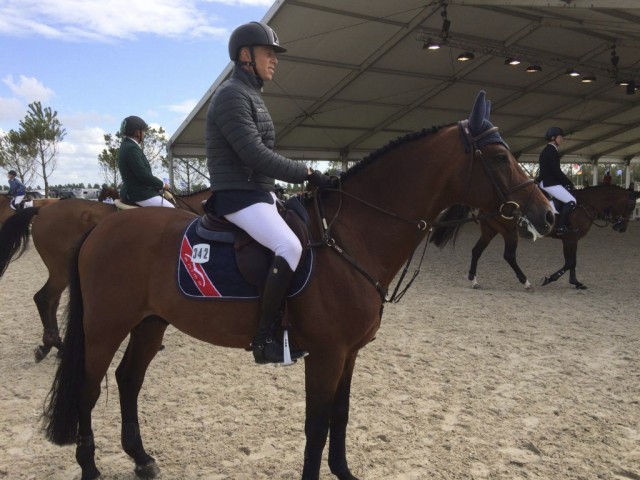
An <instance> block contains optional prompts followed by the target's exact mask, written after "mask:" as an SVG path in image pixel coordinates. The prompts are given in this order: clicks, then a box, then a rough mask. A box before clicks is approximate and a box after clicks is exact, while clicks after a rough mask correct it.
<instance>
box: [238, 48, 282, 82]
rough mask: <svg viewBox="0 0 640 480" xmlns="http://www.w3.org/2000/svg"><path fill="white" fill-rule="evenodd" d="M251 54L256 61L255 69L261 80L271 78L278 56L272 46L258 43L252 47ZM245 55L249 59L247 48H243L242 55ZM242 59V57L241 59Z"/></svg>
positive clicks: (266, 80)
mask: <svg viewBox="0 0 640 480" xmlns="http://www.w3.org/2000/svg"><path fill="white" fill-rule="evenodd" d="M253 54H254V57H255V62H256V70H257V71H258V75H259V76H260V78H261V79H262V81H263V82H268V81H269V80H273V74H274V73H275V71H276V65H277V64H278V57H277V56H276V52H275V51H274V50H273V48H272V47H267V46H264V45H259V46H256V47H253ZM244 55H246V57H247V60H246V61H250V60H251V55H250V53H249V49H246V51H245V50H244V49H243V56H244ZM243 60H244V59H243Z"/></svg>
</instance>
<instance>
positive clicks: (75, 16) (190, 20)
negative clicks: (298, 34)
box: [0, 0, 271, 42]
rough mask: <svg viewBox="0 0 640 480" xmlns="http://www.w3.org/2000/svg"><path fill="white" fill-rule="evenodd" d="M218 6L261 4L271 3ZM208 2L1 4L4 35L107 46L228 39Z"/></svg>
mask: <svg viewBox="0 0 640 480" xmlns="http://www.w3.org/2000/svg"><path fill="white" fill-rule="evenodd" d="M220 3H225V4H233V5H252V6H257V5H268V4H270V3H271V2H267V1H266V0H262V1H261V0H238V1H231V2H229V1H225V0H223V1H221V2H220ZM210 4H211V2H207V1H202V0H138V1H135V2H132V1H131V0H110V1H109V2H104V1H102V0H6V1H4V2H2V3H0V33H5V34H10V35H15V36H33V35H37V36H42V37H46V38H55V39H59V40H69V41H78V40H94V41H107V42H108V41H113V40H119V39H125V38H132V37H135V36H137V35H141V34H152V35H159V36H165V37H176V36H191V37H199V36H204V35H207V36H226V35H228V33H229V32H228V30H227V29H226V28H222V27H216V26H215V25H214V24H213V22H215V21H216V20H218V19H219V17H218V16H217V15H216V14H215V12H212V11H211V10H212V9H211V8H210ZM207 5H209V8H206V6H207Z"/></svg>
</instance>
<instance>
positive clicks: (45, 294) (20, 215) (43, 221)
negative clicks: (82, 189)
mask: <svg viewBox="0 0 640 480" xmlns="http://www.w3.org/2000/svg"><path fill="white" fill-rule="evenodd" d="M101 195H102V192H101ZM209 195H210V192H209V190H202V191H200V192H196V193H192V194H189V195H184V196H177V195H176V196H175V198H176V203H177V205H178V207H180V208H182V209H186V210H187V211H190V212H193V213H197V214H202V213H203V209H202V202H203V200H206V199H207V198H208V197H209ZM104 196H105V197H106V196H111V198H118V194H117V191H116V190H114V189H109V190H106V191H105V192H104ZM56 200H57V199H56ZM114 212H116V207H115V205H111V204H107V203H102V202H96V201H93V200H83V199H73V198H69V199H64V200H60V201H56V202H54V203H52V204H50V205H47V206H45V207H31V208H25V209H23V210H20V211H18V212H17V213H16V212H13V216H10V217H9V218H8V219H7V220H6V222H5V224H4V225H3V227H2V229H0V277H1V276H2V275H3V274H4V272H5V271H6V269H7V267H8V266H9V263H10V262H11V261H13V260H16V259H17V258H19V257H20V255H22V254H23V253H24V251H25V250H26V248H27V246H28V241H29V236H30V235H31V236H33V244H34V245H35V247H36V250H38V253H39V254H40V257H41V258H42V261H43V262H44V264H45V266H46V267H47V270H48V272H49V277H48V278H47V281H46V282H45V284H44V285H43V286H42V288H41V289H40V290H38V291H37V292H36V294H35V295H34V296H33V300H34V302H35V303H36V306H37V307H38V313H39V315H40V320H41V321H42V326H43V328H44V333H43V336H42V345H38V346H37V347H36V348H35V350H34V355H35V360H36V362H39V361H41V360H42V359H43V358H45V357H46V356H47V354H48V353H49V352H50V351H51V348H52V347H56V348H58V349H60V348H61V346H62V340H61V339H60V334H59V330H58V319H57V315H56V312H57V310H58V305H59V304H60V297H61V295H62V292H63V291H64V289H65V288H66V287H67V284H68V283H69V274H68V271H67V267H68V264H69V257H70V255H71V251H72V250H73V246H74V245H75V244H76V243H77V242H78V241H79V240H80V239H81V238H82V236H83V235H84V234H85V233H86V232H87V231H89V230H90V229H91V228H92V227H93V226H94V225H96V223H98V222H99V221H100V220H101V219H103V218H104V217H106V216H107V215H110V214H112V213H114Z"/></svg>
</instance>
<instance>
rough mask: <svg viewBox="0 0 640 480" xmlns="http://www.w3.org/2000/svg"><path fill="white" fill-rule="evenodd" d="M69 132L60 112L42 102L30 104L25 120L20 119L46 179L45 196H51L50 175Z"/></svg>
mask: <svg viewBox="0 0 640 480" xmlns="http://www.w3.org/2000/svg"><path fill="white" fill-rule="evenodd" d="M66 134H67V132H66V130H65V129H64V128H62V124H61V123H60V120H58V112H54V111H52V110H51V108H50V107H46V108H42V105H41V104H40V102H33V103H30V104H29V109H28V112H27V115H26V116H25V117H24V120H21V121H20V136H21V138H22V140H23V142H24V143H25V144H27V145H33V148H35V150H36V163H37V169H36V173H37V174H38V175H39V176H41V177H42V180H43V181H44V193H45V196H46V197H48V196H49V176H50V175H51V173H53V171H54V170H55V168H56V153H57V150H58V144H59V143H60V142H61V141H62V140H63V139H64V137H65V135H66Z"/></svg>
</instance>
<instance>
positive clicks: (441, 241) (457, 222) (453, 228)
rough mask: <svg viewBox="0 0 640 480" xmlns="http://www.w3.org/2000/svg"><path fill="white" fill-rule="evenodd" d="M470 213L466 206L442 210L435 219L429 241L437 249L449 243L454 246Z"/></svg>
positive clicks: (455, 206)
mask: <svg viewBox="0 0 640 480" xmlns="http://www.w3.org/2000/svg"><path fill="white" fill-rule="evenodd" d="M470 211H471V208H470V207H468V206H466V205H453V206H452V207H449V208H447V209H446V210H443V211H442V213H440V215H438V218H436V224H435V227H434V228H433V231H432V232H431V239H430V240H429V241H430V242H431V243H433V244H434V245H435V246H436V247H439V248H444V247H445V245H446V244H447V243H449V241H452V242H453V243H452V245H454V246H455V244H456V240H457V239H458V235H459V234H460V229H461V228H462V226H463V225H464V220H466V219H467V218H468V217H469V212H470Z"/></svg>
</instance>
